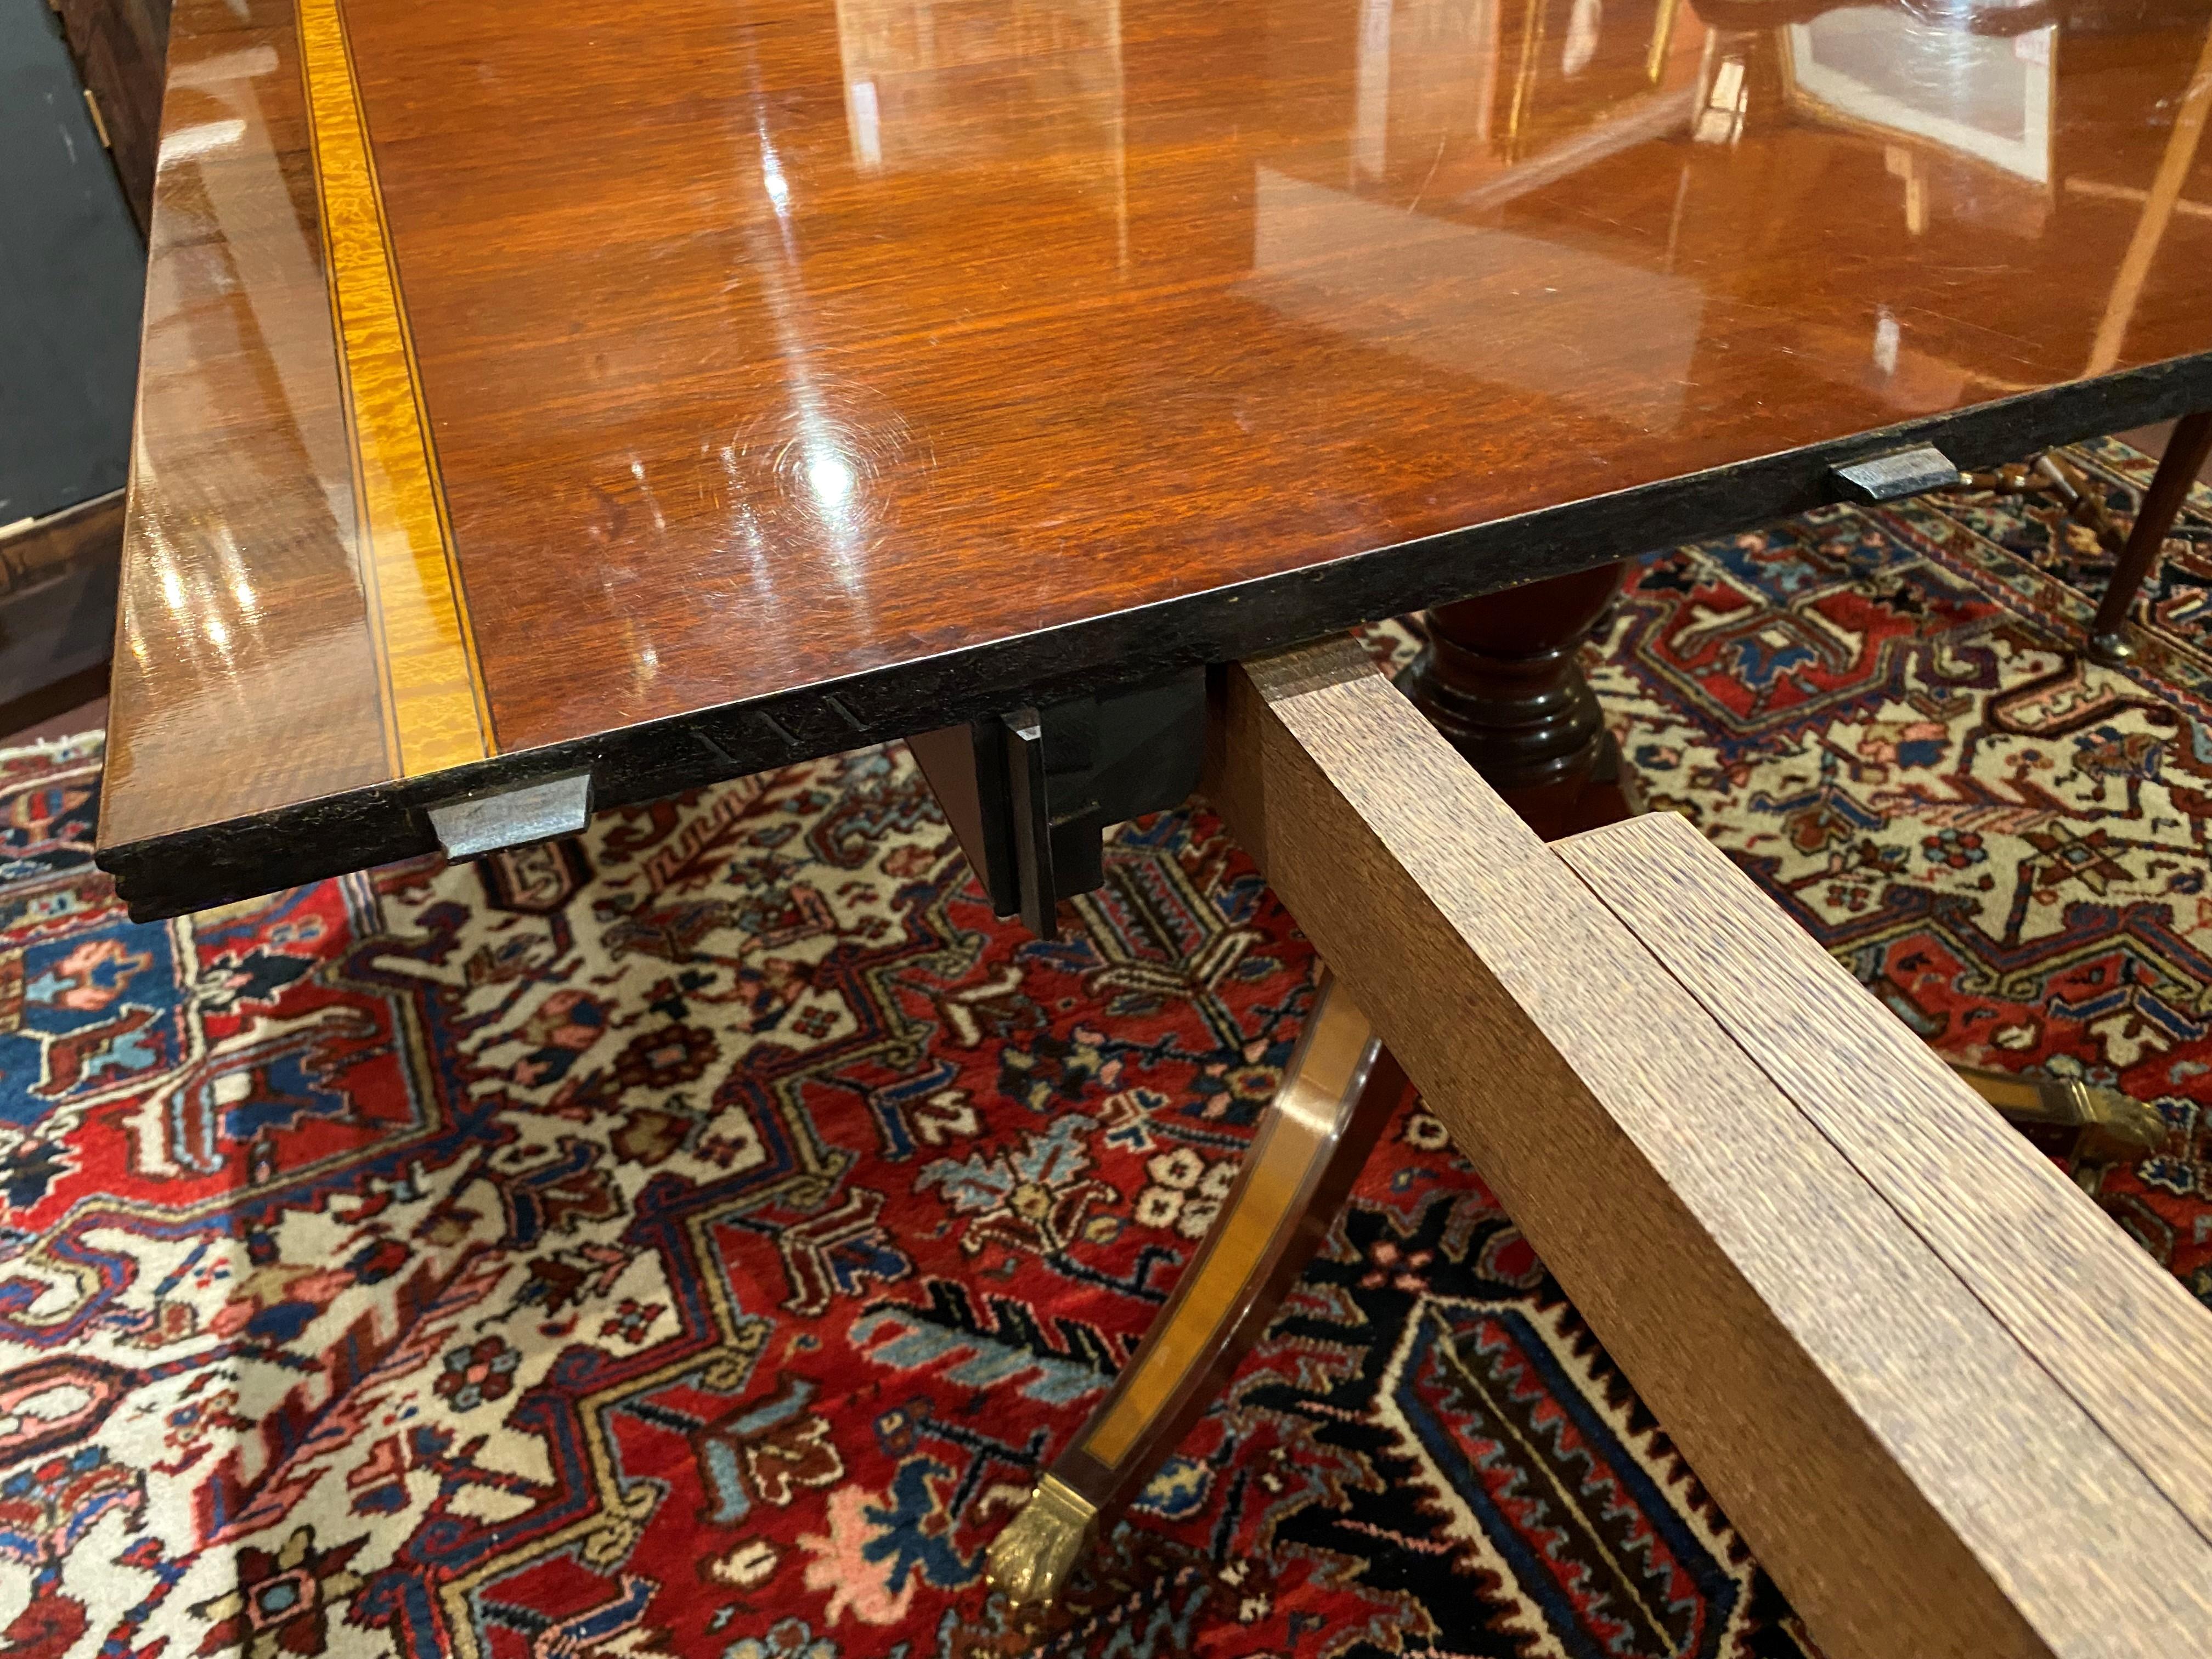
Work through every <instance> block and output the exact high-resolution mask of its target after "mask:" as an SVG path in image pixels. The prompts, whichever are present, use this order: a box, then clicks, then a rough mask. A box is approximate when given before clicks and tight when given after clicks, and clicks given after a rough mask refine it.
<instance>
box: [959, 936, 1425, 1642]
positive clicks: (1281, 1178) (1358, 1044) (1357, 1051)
mask: <svg viewBox="0 0 2212 1659" xmlns="http://www.w3.org/2000/svg"><path fill="white" fill-rule="evenodd" d="M1408 1086H1409V1085H1407V1081H1406V1075H1405V1073H1403V1072H1401V1070H1399V1068H1398V1064H1397V1062H1396V1061H1395V1060H1392V1059H1391V1058H1390V1056H1389V1054H1388V1053H1387V1052H1386V1051H1385V1050H1384V1049H1383V1045H1382V1044H1381V1043H1380V1042H1378V1041H1376V1037H1375V1036H1374V1033H1373V1032H1372V1030H1370V1028H1369V1026H1368V1024H1367V1019H1366V1017H1365V1016H1364V1014H1362V1013H1361V1012H1359V1010H1358V1008H1357V1007H1356V1006H1353V1004H1352V1000H1351V998H1350V997H1349V996H1347V995H1346V994H1345V993H1344V991H1343V989H1342V988H1341V987H1337V986H1334V984H1332V982H1331V981H1329V980H1328V978H1327V977H1326V976H1324V978H1323V979H1322V984H1321V987H1320V988H1319V989H1318V990H1317V991H1316V994H1315V1001H1314V1011H1313V1013H1312V1015H1311V1017H1310V1018H1309V1019H1308V1021H1307V1023H1306V1030H1305V1035H1304V1037H1303V1038H1302V1039H1301V1040H1300V1042H1299V1043H1298V1047H1297V1053H1296V1054H1294V1055H1293V1056H1292V1057H1291V1065H1290V1068H1289V1070H1288V1072H1287V1073H1285V1078H1284V1081H1283V1086H1282V1087H1281V1088H1280V1089H1279V1090H1278V1091H1276V1094H1275V1097H1274V1099H1273V1102H1272V1103H1270V1104H1269V1106H1268V1108H1267V1115H1265V1116H1264V1117H1263V1118H1262V1119H1261V1123H1260V1129H1259V1133H1257V1134H1256V1135H1255V1136H1254V1138H1253V1141H1252V1146H1251V1150H1250V1151H1249V1152H1247V1153H1246V1154H1245V1157H1244V1164H1243V1168H1242V1169H1241V1170H1239V1171H1238V1172H1237V1183H1236V1185H1235V1186H1233V1187H1232V1188H1230V1191H1229V1196H1228V1198H1227V1199H1226V1200H1224V1202H1223V1204H1222V1206H1221V1214H1220V1215H1219V1217H1218V1218H1217V1219H1216V1220H1215V1222H1214V1224H1213V1227H1212V1231H1210V1232H1208V1233H1207V1234H1206V1242H1205V1243H1204V1244H1203V1245H1201V1246H1200V1249H1199V1254H1198V1259H1197V1260H1196V1261H1194V1262H1192V1264H1191V1265H1190V1267H1188V1270H1186V1271H1185V1273H1184V1274H1183V1276H1182V1280H1181V1281H1180V1282H1179V1283H1178V1284H1177V1285H1176V1288H1175V1293H1174V1295H1172V1296H1171V1297H1169V1299H1168V1304H1167V1306H1166V1307H1165V1308H1164V1309H1163V1310H1161V1312H1160V1316H1159V1317H1158V1319H1157V1320H1156V1321H1155V1322H1153V1325H1152V1329H1151V1330H1149V1331H1147V1332H1146V1334H1145V1340H1144V1341H1143V1342H1142V1343H1141V1344H1140V1345H1139V1346H1138V1349H1137V1352H1136V1355H1135V1357H1134V1358H1132V1359H1131V1360H1130V1361H1129V1364H1128V1365H1127V1367H1126V1368H1125V1369H1124V1370H1123V1371H1122V1372H1121V1376H1120V1377H1119V1378H1118V1379H1117V1380H1116V1381H1115V1384H1114V1389H1113V1392H1112V1393H1110V1394H1109V1395H1107V1396H1106V1401H1105V1403H1104V1404H1103V1405H1102V1406H1100V1407H1099V1408H1098V1410H1097V1413H1095V1414H1094V1415H1093V1416H1092V1417H1091V1420H1090V1421H1089V1422H1088V1423H1086V1424H1085V1425H1084V1426H1083V1429H1082V1431H1081V1432H1079V1434H1078V1435H1077V1436H1076V1437H1075V1440H1074V1441H1073V1443H1072V1444H1071V1445H1070V1446H1069V1447H1068V1448H1067V1449H1066V1451H1064V1452H1062V1453H1061V1454H1060V1457H1059V1459H1058V1460H1057V1461H1056V1462H1054V1464H1053V1466H1052V1468H1051V1469H1050V1470H1049V1471H1048V1473H1047V1474H1046V1475H1045V1477H1044V1479H1043V1480H1042V1481H1040V1482H1039V1483H1038V1485H1037V1487H1036V1492H1035V1493H1034V1494H1033V1495H1032V1496H1031V1498H1030V1504H1029V1506H1028V1507H1027V1508H1026V1509H1024V1510H1023V1511H1022V1512H1021V1513H1020V1514H1019V1515H1018V1516H1015V1517H1014V1519H1013V1520H1012V1522H1009V1523H1008V1524H1007V1526H1006V1530H1005V1531H1004V1532H1002V1533H1000V1534H999V1536H998V1537H997V1538H996V1539H995V1540H994V1541H993V1542H992V1545H991V1548H990V1554H989V1564H990V1578H991V1583H993V1584H994V1585H995V1586H997V1587H998V1588H999V1589H1003V1590H1005V1591H1006V1594H1007V1595H1008V1596H1009V1597H1010V1598H1011V1599H1012V1600H1013V1601H1018V1602H1035V1601H1050V1600H1052V1599H1053V1598H1054V1596H1056V1595H1058V1594H1059V1593H1060V1587H1061V1586H1062V1585H1063V1584H1064V1583H1066V1580H1067V1577H1068V1575H1069V1573H1070V1572H1072V1571H1073V1569H1074V1567H1075V1564H1076V1563H1077V1561H1078V1560H1079V1559H1081V1557H1082V1554H1083V1551H1084V1548H1085V1546H1086V1545H1087V1544H1089V1542H1090V1541H1091V1540H1092V1539H1093V1538H1095V1537H1097V1535H1098V1534H1099V1532H1100V1531H1101V1530H1103V1528H1104V1527H1106V1526H1109V1525H1110V1524H1112V1522H1113V1521H1114V1519H1115V1516H1117V1515H1118V1514H1119V1513H1120V1511H1121V1509H1122V1508H1123V1507H1124V1506H1125V1505H1127V1504H1128V1503H1129V1501H1130V1500H1131V1499H1132V1498H1135V1497H1136V1496H1137V1494H1138V1493H1139V1492H1141V1491H1143V1490H1144V1487H1145V1484H1146V1481H1148V1480H1151V1479H1152V1474H1153V1471H1154V1470H1155V1469H1156V1468H1158V1465H1159V1463H1160V1461H1161V1460H1162V1459H1163V1458H1164V1457H1165V1456H1166V1455H1167V1454H1168V1453H1169V1452H1170V1451H1171V1450H1173V1449H1174V1448H1175V1445H1176V1442H1177V1441H1179V1440H1181V1439H1182V1437H1183V1435H1184V1434H1185V1433H1186V1432H1188V1430H1189V1429H1190V1427H1191V1425H1193V1424H1194V1422H1196V1421H1197V1419H1198V1418H1199V1416H1200V1413H1203V1412H1204V1411H1205V1409H1206V1406H1207V1404H1208V1403H1209V1402H1210V1401H1212V1398H1213V1396H1214V1395H1215V1393H1216V1392H1217V1391H1218V1389H1220V1387H1221V1385H1222V1384H1223V1383H1225V1382H1226V1381H1227V1380H1228V1378H1229V1375H1230V1373H1231V1371H1233V1370H1235V1369H1236V1368H1237V1361H1238V1360H1240V1359H1242V1358H1243V1356H1244V1354H1245V1352H1246V1351H1247V1350H1248V1349H1249V1348H1250V1347H1251V1346H1252V1344H1253V1343H1254V1342H1255V1341H1256V1340H1258V1339H1259V1336H1260V1334H1261V1332H1262V1331H1263V1330H1265V1329H1266V1328H1267V1322H1268V1321H1269V1320H1270V1319H1272V1318H1273V1316H1274V1313H1275V1310H1276V1309H1277V1308H1278V1307H1279V1306H1280V1305H1281V1303H1282V1300H1283V1297H1285V1295H1286V1294H1287V1293H1288V1291H1289V1290H1290V1288H1291V1285H1292V1284H1293V1283H1294V1282H1295V1281H1296V1280H1297V1276H1298V1274H1299V1273H1300V1271H1301V1270H1303V1268H1304V1266H1305V1264H1306V1262H1307V1261H1308V1260H1309V1259H1310V1257H1311V1256H1312V1255H1313V1253H1314V1251H1315V1249H1316V1248H1317V1247H1318V1246H1319V1244H1320V1243H1321V1241H1322V1236H1323V1235H1324V1234H1325V1233H1326V1232H1327V1231H1328V1225H1329V1223H1330V1222H1331V1221H1332V1220H1333V1219H1334V1218H1335V1215H1336V1212H1337V1210H1338V1208H1339V1207H1340V1206H1341V1205H1342V1204H1343V1202H1344V1199H1345V1195H1346V1193H1348V1192H1349V1191H1350V1190H1351V1188H1352V1182H1353V1180H1354V1179H1355V1178H1356V1177H1357V1176H1358V1174H1359V1170H1360V1166H1361V1165H1363V1164H1365V1163H1366V1161H1367V1154H1368V1152H1369V1151H1370V1150H1371V1149H1372V1147H1373V1146H1374V1145H1375V1141H1376V1137H1377V1136H1379V1135H1380V1134H1381V1133H1382V1132H1383V1125H1384V1124H1386V1123H1387V1122H1389V1118H1390V1114H1391V1112H1392V1111H1393V1110H1394V1109H1395V1108H1396V1107H1397V1105H1398V1104H1399V1103H1400V1102H1401V1101H1402V1100H1403V1099H1404V1098H1405V1096H1406V1092H1407V1088H1408Z"/></svg>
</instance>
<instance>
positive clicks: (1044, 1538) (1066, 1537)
mask: <svg viewBox="0 0 2212 1659" xmlns="http://www.w3.org/2000/svg"><path fill="white" fill-rule="evenodd" d="M1097 1519H1098V1511H1097V1509H1096V1508H1094V1507H1093V1506H1092V1505H1091V1504H1090V1503H1088V1502H1087V1501H1085V1499H1084V1498H1079V1497H1078V1496H1077V1495H1076V1493H1075V1492H1074V1490H1073V1488H1072V1487H1070V1486H1066V1485H1065V1484H1064V1483H1063V1482H1061V1481H1060V1480H1059V1479H1058V1478H1057V1477H1055V1476H1053V1475H1049V1474H1048V1475H1047V1476H1045V1478H1044V1479H1043V1480H1041V1481H1040V1482H1038V1483H1037V1488H1036V1491H1035V1492H1031V1493H1030V1501H1029V1505H1028V1507H1027V1508H1025V1509H1024V1510H1022V1512H1021V1513H1020V1514H1019V1515H1018V1516H1015V1517H1014V1518H1013V1519H1012V1521H1009V1522H1007V1523H1006V1530H1005V1531H1003V1532H1001V1533H1000V1534H999V1535H998V1536H997V1537H996V1538H994V1539H993V1540H992V1541H991V1547H990V1549H989V1551H988V1552H987V1554H986V1556H985V1562H986V1565H985V1570H984V1577H985V1579H986V1580H987V1582H988V1583H990V1584H991V1586H992V1587H993V1588H994V1589H1002V1590H1004V1591H1006V1599H1007V1600H1008V1601H1013V1602H1016V1603H1018V1604H1019V1603H1028V1602H1038V1601H1052V1600H1054V1598H1055V1597H1057V1596H1058V1595H1060V1591H1061V1589H1064V1588H1065V1587H1066V1583H1067V1575H1068V1574H1069V1573H1071V1572H1072V1571H1074V1570H1075V1564H1076V1562H1077V1560H1078V1559H1079V1558H1080V1557H1081V1556H1082V1554H1083V1550H1084V1547H1085V1545H1087V1544H1088V1543H1089V1542H1090V1541H1091V1529H1092V1528H1093V1527H1094V1526H1095V1524H1096V1523H1097Z"/></svg>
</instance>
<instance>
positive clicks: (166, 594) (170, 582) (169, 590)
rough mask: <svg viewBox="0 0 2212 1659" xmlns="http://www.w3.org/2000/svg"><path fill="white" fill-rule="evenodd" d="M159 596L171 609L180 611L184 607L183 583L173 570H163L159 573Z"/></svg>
mask: <svg viewBox="0 0 2212 1659" xmlns="http://www.w3.org/2000/svg"><path fill="white" fill-rule="evenodd" d="M161 598H162V599H164V600H166V601H167V604H168V606H169V609H170V610H172V611H182V610H183V609H184V608H185V584H184V581H183V580H182V579H181V578H180V577H179V576H178V574H177V573H176V572H175V571H173V570H164V571H163V572H162V573H161Z"/></svg>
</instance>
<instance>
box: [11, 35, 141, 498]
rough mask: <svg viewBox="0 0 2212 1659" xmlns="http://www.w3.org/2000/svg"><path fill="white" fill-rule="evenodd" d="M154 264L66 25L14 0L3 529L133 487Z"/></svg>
mask: <svg viewBox="0 0 2212 1659" xmlns="http://www.w3.org/2000/svg"><path fill="white" fill-rule="evenodd" d="M145 264H146V253H145V246H144V244H143V242H141V241H140V240H139V236H138V229H137V225H136V224H134V223H133V222H132V220H131V212H130V210H129V208H128V207H127V206H126V205H125V200H124V195H123V191H122V188H121V186H120V185H119V184H118V180H117V178H116V173H115V169H114V167H112V165H111V163H110V161H109V160H108V156H107V153H106V150H105V149H102V148H101V146H100V137H99V135H98V133H97V132H96V131H94V127H93V124H92V118H91V116H90V114H89V113H88V112H87V110H86V107H85V102H84V94H83V91H82V88H81V87H80V86H79V84H78V82H77V78H76V70H74V68H73V67H72V66H71V64H70V55H69V52H68V50H67V48H66V47H65V46H64V44H63V41H62V38H61V34H60V31H59V28H58V23H57V21H56V19H55V17H54V15H53V14H52V12H50V11H49V10H48V9H46V5H45V4H44V3H43V0H0V526H5V525H9V524H12V523H14V522H15V520H20V519H26V518H43V517H44V516H46V514H47V513H54V512H58V511H59V510H60V509H62V508H64V507H73V506H75V505H76V504H77V503H78V502H80V501H88V500H89V499H91V498H92V497H94V496H96V495H106V493H107V492H108V491H110V490H112V489H120V488H121V487H122V484H123V481H124V475H125V470H126V467H127V465H128V463H129V459H130V451H131V398H132V392H133V390H134V387H135V385H136V382H137V366H138V313H139V306H140V303H141V301H142V298H143V288H144V282H145Z"/></svg>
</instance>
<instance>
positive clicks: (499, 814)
mask: <svg viewBox="0 0 2212 1659" xmlns="http://www.w3.org/2000/svg"><path fill="white" fill-rule="evenodd" d="M591 816H592V775H591V774H590V773H589V772H572V773H569V774H568V775H566V776H563V777H558V778H547V779H545V780H544V781H542V782H538V783H526V784H524V785H522V786H521V787H520V788H514V789H497V790H493V791H491V792H490V793H486V794H482V795H471V796H469V797H467V798H466V799H463V800H455V801H447V803H446V804H445V805H442V806H434V807H432V808H431V809H430V827H431V829H434V830H435V831H436V832H437V836H438V844H439V845H440V846H441V847H442V848H445V849H446V856H447V858H449V859H472V858H474V857H476V856H477V854H480V853H495V852H497V851H498V850H499V849H500V848H502V847H520V846H521V845H522V844H523V843H524V842H532V841H548V840H550V839H551V838H552V837H553V836H573V835H574V834H575V833H576V832H577V831H578V830H580V829H582V828H583V827H584V825H585V824H586V823H588V822H589V821H590V819H591Z"/></svg>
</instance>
